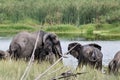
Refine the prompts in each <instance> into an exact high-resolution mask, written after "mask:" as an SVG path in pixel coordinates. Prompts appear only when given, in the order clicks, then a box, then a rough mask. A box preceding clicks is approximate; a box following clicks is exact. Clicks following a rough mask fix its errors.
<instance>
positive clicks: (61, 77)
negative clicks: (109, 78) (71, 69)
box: [52, 72, 87, 80]
mask: <svg viewBox="0 0 120 80" xmlns="http://www.w3.org/2000/svg"><path fill="white" fill-rule="evenodd" d="M85 73H87V72H81V73H76V74H73V73H62V74H61V76H60V77H57V78H54V79H52V80H57V79H63V78H68V77H71V76H74V77H77V75H81V74H85Z"/></svg>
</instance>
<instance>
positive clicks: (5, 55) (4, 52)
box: [0, 50, 10, 59]
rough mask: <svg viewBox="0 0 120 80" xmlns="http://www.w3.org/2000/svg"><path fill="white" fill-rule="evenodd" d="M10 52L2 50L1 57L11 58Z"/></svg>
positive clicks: (0, 51)
mask: <svg viewBox="0 0 120 80" xmlns="http://www.w3.org/2000/svg"><path fill="white" fill-rule="evenodd" d="M9 55H10V54H9V53H8V52H7V51H3V50H0V59H7V58H9Z"/></svg>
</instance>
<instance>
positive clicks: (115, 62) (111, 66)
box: [108, 51, 120, 74]
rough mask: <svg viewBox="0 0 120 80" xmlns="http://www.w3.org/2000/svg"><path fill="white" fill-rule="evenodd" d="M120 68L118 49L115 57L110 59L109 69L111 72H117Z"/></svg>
mask: <svg viewBox="0 0 120 80" xmlns="http://www.w3.org/2000/svg"><path fill="white" fill-rule="evenodd" d="M119 68H120V51H118V52H117V53H116V54H115V56H114V58H113V59H112V60H111V61H110V63H109V65H108V71H109V73H114V74H117V73H118V72H119Z"/></svg>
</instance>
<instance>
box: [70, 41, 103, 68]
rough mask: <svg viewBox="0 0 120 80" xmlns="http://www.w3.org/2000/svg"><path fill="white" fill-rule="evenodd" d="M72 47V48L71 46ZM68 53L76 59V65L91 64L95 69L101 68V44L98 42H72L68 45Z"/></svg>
mask: <svg viewBox="0 0 120 80" xmlns="http://www.w3.org/2000/svg"><path fill="white" fill-rule="evenodd" d="M73 47H74V48H73ZM71 48H73V49H72V50H71V51H70V54H71V55H73V56H74V57H75V58H77V59H78V65H79V66H80V65H88V64H89V65H91V66H92V67H95V68H96V69H100V70H101V69H102V58H103V54H102V52H101V46H100V45H98V44H95V43H93V44H87V45H81V44H80V43H77V42H73V43H70V44H69V45H68V50H70V49H71Z"/></svg>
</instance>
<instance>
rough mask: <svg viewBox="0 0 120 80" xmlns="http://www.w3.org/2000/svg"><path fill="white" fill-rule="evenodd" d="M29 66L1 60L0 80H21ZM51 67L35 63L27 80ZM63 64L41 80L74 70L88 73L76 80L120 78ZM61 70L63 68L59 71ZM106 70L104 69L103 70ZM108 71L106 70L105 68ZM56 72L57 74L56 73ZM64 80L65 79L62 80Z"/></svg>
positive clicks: (117, 79) (21, 62)
mask: <svg viewBox="0 0 120 80" xmlns="http://www.w3.org/2000/svg"><path fill="white" fill-rule="evenodd" d="M26 66H27V62H25V61H14V60H12V61H9V60H1V61H0V80H20V78H21V76H22V74H23V72H24V70H25V68H26ZM50 66H51V65H50V64H49V63H48V62H42V63H41V64H38V63H37V62H34V64H33V65H32V67H31V69H30V73H29V75H28V77H27V79H26V80H34V79H35V78H36V76H38V75H39V74H41V73H43V72H44V71H45V70H46V69H47V68H49V67H50ZM62 66H63V64H61V63H58V64H57V65H55V66H54V67H53V68H51V69H50V70H49V71H48V72H47V73H46V74H45V75H43V76H42V77H41V79H40V80H51V79H52V78H55V77H58V76H59V75H60V74H61V73H63V72H65V71H68V70H70V69H71V70H72V71H73V73H77V72H87V73H85V74H81V75H78V76H77V77H76V80H80V79H82V80H119V79H120V76H115V75H113V74H107V73H106V74H103V73H102V72H101V71H98V70H96V69H92V68H90V67H89V66H84V67H83V68H78V69H77V70H73V69H72V68H70V67H65V66H64V67H63V68H61V67H62ZM59 68H61V69H60V70H59ZM103 69H104V68H103ZM105 69H106V68H105ZM55 70H56V72H54V71H55ZM73 79H75V77H70V79H69V80H73ZM61 80H64V79H61Z"/></svg>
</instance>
